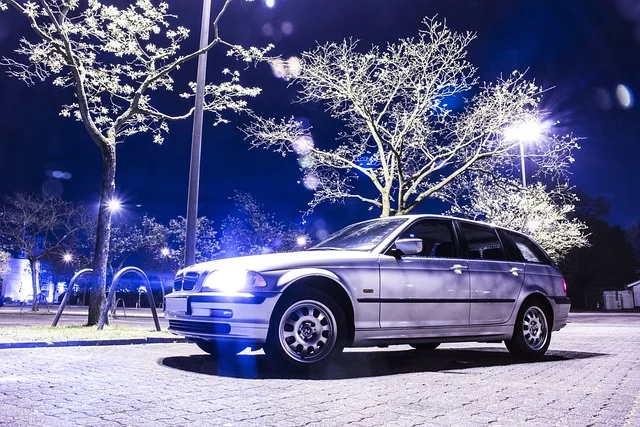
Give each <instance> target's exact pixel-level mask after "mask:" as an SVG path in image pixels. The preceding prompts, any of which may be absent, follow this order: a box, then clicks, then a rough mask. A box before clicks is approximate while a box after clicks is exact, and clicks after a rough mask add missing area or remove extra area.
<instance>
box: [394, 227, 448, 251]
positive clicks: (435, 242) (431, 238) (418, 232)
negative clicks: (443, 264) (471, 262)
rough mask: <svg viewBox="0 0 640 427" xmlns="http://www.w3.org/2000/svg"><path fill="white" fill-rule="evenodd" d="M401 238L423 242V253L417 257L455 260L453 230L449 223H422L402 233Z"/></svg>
mask: <svg viewBox="0 0 640 427" xmlns="http://www.w3.org/2000/svg"><path fill="white" fill-rule="evenodd" d="M400 238H401V239H402V238H405V239H406V238H416V239H421V240H422V252H421V253H420V254H417V255H416V256H422V257H428V258H454V257H455V246H454V240H453V228H452V225H451V222H447V221H433V220H427V221H420V222H419V223H417V224H415V225H413V226H411V228H409V229H408V230H407V231H405V232H404V233H402V236H400Z"/></svg>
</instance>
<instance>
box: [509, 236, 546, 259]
mask: <svg viewBox="0 0 640 427" xmlns="http://www.w3.org/2000/svg"><path fill="white" fill-rule="evenodd" d="M507 234H508V235H509V237H510V238H511V240H513V242H514V243H515V244H516V247H517V248H518V250H519V251H520V253H521V254H522V258H523V259H524V260H525V261H526V262H535V263H538V264H548V263H549V258H548V257H547V256H546V255H545V254H544V253H543V252H542V251H541V250H540V248H539V247H538V246H537V245H536V244H535V243H533V242H532V241H531V240H529V239H528V238H526V237H525V236H522V235H520V234H516V233H510V232H507Z"/></svg>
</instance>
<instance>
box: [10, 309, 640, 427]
mask: <svg viewBox="0 0 640 427" xmlns="http://www.w3.org/2000/svg"><path fill="white" fill-rule="evenodd" d="M620 318H621V319H624V316H623V317H620ZM593 319H594V320H593V321H592V322H582V323H580V322H576V323H571V324H569V326H568V327H567V328H565V329H563V330H562V331H560V332H558V333H554V335H553V339H552V342H551V346H550V349H549V352H548V355H547V356H546V357H545V358H544V359H543V360H542V361H537V362H525V361H520V360H516V359H513V358H511V356H509V355H508V353H507V352H506V351H505V349H504V346H502V345H499V344H488V345H485V344H476V343H463V344H445V345H443V346H442V348H441V349H439V350H437V351H435V352H433V353H429V354H426V355H425V354H419V353H418V352H415V351H413V350H410V349H409V347H407V346H402V347H389V348H388V349H349V350H347V352H346V354H345V356H344V357H343V358H342V359H340V360H339V361H336V362H335V366H334V367H333V369H332V370H331V371H330V373H329V374H326V375H324V376H323V375H319V376H318V375H314V376H312V377H309V378H304V377H300V376H299V375H293V374H291V373H288V372H271V371H269V370H268V369H267V368H266V364H265V363H264V362H265V361H264V355H263V354H262V353H261V352H254V353H251V354H248V355H244V354H243V355H241V356H239V357H238V358H237V359H236V360H235V361H232V363H231V364H227V365H225V366H219V365H218V364H217V363H216V362H215V361H213V359H211V358H210V357H208V356H206V355H204V354H203V353H202V352H200V351H199V350H198V349H197V348H196V347H195V346H194V345H191V344H184V343H181V344H150V345H134V346H126V347H122V346H117V347H116V346H114V347H55V348H52V347H48V348H25V349H3V350H0V358H1V360H2V364H1V365H0V414H2V415H1V416H0V426H11V427H22V426H29V427H31V426H33V427H39V426H54V427H56V426H72V427H74V426H81V425H82V426H84V425H86V426H94V425H95V426H108V427H110V426H116V427H117V426H127V427H128V426H144V427H146V426H165V425H166V426H189V427H194V426H196V427H197V426H225V425H227V426H229V427H245V426H246V427H250V426H259V427H262V426H271V425H272V426H277V427H288V426H303V425H307V426H314V425H317V426H322V427H331V426H341V427H342V426H361V427H372V426H379V425H385V426H400V427H407V426H413V425H427V426H429V425H433V426H450V425H456V426H476V425H490V426H545V427H546V426H583V425H584V426H586V425H594V426H599V425H607V426H609V425H613V426H628V427H636V426H640V363H639V362H640V328H639V327H638V323H634V324H626V323H625V321H622V320H621V321H617V322H614V323H612V322H611V320H610V319H615V318H613V317H611V316H609V317H607V318H606V319H605V320H608V321H609V323H606V322H604V323H602V322H600V320H601V319H600V318H598V317H597V316H594V317H593ZM598 322H600V323H598Z"/></svg>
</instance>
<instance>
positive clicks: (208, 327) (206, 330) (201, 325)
mask: <svg viewBox="0 0 640 427" xmlns="http://www.w3.org/2000/svg"><path fill="white" fill-rule="evenodd" d="M169 329H170V330H172V331H176V332H183V333H195V334H206V335H211V334H216V335H226V334H228V333H230V332H231V326H230V325H229V324H228V323H211V322H192V321H185V320H169Z"/></svg>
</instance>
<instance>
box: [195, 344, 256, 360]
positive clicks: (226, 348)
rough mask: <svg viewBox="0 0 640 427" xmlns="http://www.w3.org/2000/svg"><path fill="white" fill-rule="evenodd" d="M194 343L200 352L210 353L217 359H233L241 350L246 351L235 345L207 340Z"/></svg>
mask: <svg viewBox="0 0 640 427" xmlns="http://www.w3.org/2000/svg"><path fill="white" fill-rule="evenodd" d="M194 342H195V343H196V345H197V346H198V347H199V348H200V350H202V351H204V352H205V353H209V354H210V355H211V356H213V357H216V358H221V357H233V356H235V355H236V354H238V353H239V352H240V351H241V350H244V348H240V346H238V345H236V344H233V343H225V342H216V341H207V340H196V341H194Z"/></svg>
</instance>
